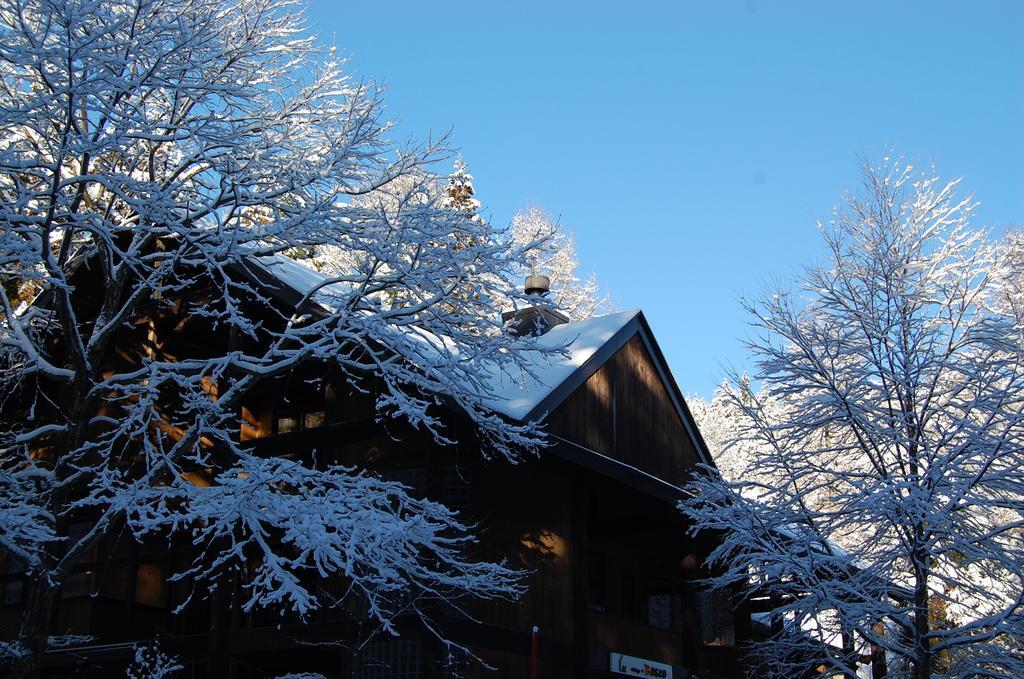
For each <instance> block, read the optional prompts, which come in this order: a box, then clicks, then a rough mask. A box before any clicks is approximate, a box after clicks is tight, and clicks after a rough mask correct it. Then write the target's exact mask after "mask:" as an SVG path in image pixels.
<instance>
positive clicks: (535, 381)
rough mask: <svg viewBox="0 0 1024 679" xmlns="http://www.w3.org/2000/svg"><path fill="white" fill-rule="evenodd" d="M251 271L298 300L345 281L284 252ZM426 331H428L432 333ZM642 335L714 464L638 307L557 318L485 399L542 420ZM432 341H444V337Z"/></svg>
mask: <svg viewBox="0 0 1024 679" xmlns="http://www.w3.org/2000/svg"><path fill="white" fill-rule="evenodd" d="M245 271H246V273H248V274H249V276H250V277H251V278H252V279H253V280H254V281H255V282H256V283H257V284H259V285H260V287H262V288H263V289H264V290H266V291H267V292H268V293H269V294H271V295H273V296H274V297H275V298H277V299H279V300H280V301H282V302H284V303H285V304H288V305H290V306H295V305H297V304H299V302H300V301H301V300H303V299H305V298H306V297H307V295H309V293H310V292H311V291H314V290H315V292H314V293H313V294H312V295H309V301H310V302H312V303H313V304H320V305H323V306H325V307H330V306H331V301H332V298H333V297H334V296H335V294H337V293H340V292H342V291H343V287H342V286H343V284H341V283H329V284H326V282H327V281H329V280H330V278H329V277H328V276H327V275H325V274H322V273H320V272H318V271H315V270H313V269H311V268H309V267H307V266H305V265H303V264H302V263H301V262H298V261H296V260H294V259H291V258H288V257H284V256H282V255H276V256H272V257H251V258H249V260H248V265H247V266H246V267H245ZM421 334H422V335H423V336H424V338H426V336H427V335H428V333H426V332H423V333H421ZM636 335H639V336H640V338H641V340H642V341H643V343H644V346H645V347H646V349H647V351H648V353H649V354H650V356H651V359H652V362H653V363H654V366H655V368H656V369H657V372H658V375H659V377H660V379H661V382H662V384H663V385H664V387H665V390H666V392H667V393H668V395H669V398H670V399H671V401H672V404H673V406H674V407H675V410H676V412H677V414H678V415H679V419H680V420H681V421H682V423H683V426H684V428H685V430H686V432H687V435H688V436H689V438H690V440H691V442H692V443H693V446H694V449H695V450H696V451H697V452H698V454H699V455H700V457H701V460H702V461H703V462H704V463H706V464H714V463H713V461H712V459H711V455H710V454H709V452H708V449H707V445H706V444H705V443H704V439H703V438H702V437H701V435H700V432H699V431H698V429H697V425H696V423H695V421H694V419H693V415H692V414H691V413H690V410H689V408H688V407H687V405H686V402H685V400H684V398H683V395H682V392H681V391H680V390H679V387H678V385H677V384H676V381H675V379H674V378H673V377H672V373H671V371H670V370H669V368H668V364H667V363H666V361H665V357H664V355H663V354H662V352H661V349H660V347H658V343H657V342H656V341H655V339H654V335H653V333H652V332H651V328H650V326H649V325H648V323H647V319H646V318H645V317H644V314H643V312H642V311H640V310H639V309H633V310H629V311H620V312H617V313H612V314H607V315H604V316H593V317H591V318H587V319H585V320H582V321H573V322H569V323H564V324H561V325H556V326H555V327H553V328H552V329H551V330H549V331H547V332H546V333H544V335H542V336H541V337H539V338H531V341H532V342H533V343H534V347H536V348H530V349H525V350H524V352H523V354H522V356H521V357H520V365H521V366H522V369H521V370H520V371H519V372H518V373H517V374H509V373H508V372H506V371H502V370H498V369H495V370H494V371H493V372H492V374H491V375H490V379H489V381H490V382H491V386H492V389H493V393H494V397H493V398H489V399H487V401H486V404H487V406H488V407H489V408H491V409H492V410H494V411H495V412H497V413H500V414H502V415H504V416H506V417H508V418H509V419H512V420H516V421H519V422H530V421H537V420H541V419H543V418H545V417H546V416H547V415H548V414H550V413H551V412H552V411H553V410H554V409H555V408H557V407H558V406H559V404H561V403H562V402H563V401H564V400H565V399H566V398H567V397H568V396H569V395H570V394H572V393H573V392H574V391H576V390H577V389H579V388H580V387H581V386H583V384H584V383H585V382H586V381H587V380H588V379H589V378H590V376H591V375H593V374H594V373H595V372H596V371H597V370H598V369H599V368H600V367H601V366H602V365H604V364H605V362H607V361H608V360H609V359H610V358H611V357H612V356H613V355H614V354H615V353H616V352H617V351H619V349H621V348H622V347H623V346H624V345H625V344H626V343H627V342H628V341H629V340H631V339H632V338H633V337H634V336H636ZM420 339H423V338H420ZM427 341H440V342H442V343H443V340H440V339H439V338H429V339H428V340H427Z"/></svg>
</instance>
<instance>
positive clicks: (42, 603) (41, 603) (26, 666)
mask: <svg viewBox="0 0 1024 679" xmlns="http://www.w3.org/2000/svg"><path fill="white" fill-rule="evenodd" d="M57 591H58V588H57V587H56V586H54V585H53V584H51V583H50V582H49V581H48V580H47V578H46V577H44V576H39V577H37V578H35V579H33V580H30V581H29V583H28V596H27V597H26V599H25V602H24V608H23V613H22V618H21V634H20V637H19V639H18V641H19V643H20V644H21V645H22V647H23V648H24V650H25V654H24V655H23V656H22V657H20V658H18V660H17V661H16V662H15V663H14V673H13V675H12V676H13V677H15V679H37V678H38V677H39V676H40V672H41V671H42V662H43V654H44V653H45V652H46V642H47V640H48V639H49V636H50V628H51V625H52V622H53V613H54V607H55V605H56V603H57Z"/></svg>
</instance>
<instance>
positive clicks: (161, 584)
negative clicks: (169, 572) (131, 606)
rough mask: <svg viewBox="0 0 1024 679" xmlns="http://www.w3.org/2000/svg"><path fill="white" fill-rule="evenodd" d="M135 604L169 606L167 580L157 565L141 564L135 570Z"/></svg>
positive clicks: (154, 563) (152, 563) (161, 568)
mask: <svg viewBox="0 0 1024 679" xmlns="http://www.w3.org/2000/svg"><path fill="white" fill-rule="evenodd" d="M135 602H136V603H140V604H142V605H144V606H157V607H163V606H166V605H167V578H166V577H164V569H163V567H162V566H161V565H160V564H158V563H156V562H150V563H140V564H139V567H138V568H137V569H136V570H135Z"/></svg>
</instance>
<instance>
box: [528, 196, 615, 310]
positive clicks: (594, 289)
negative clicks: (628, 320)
mask: <svg viewBox="0 0 1024 679" xmlns="http://www.w3.org/2000/svg"><path fill="white" fill-rule="evenodd" d="M509 237H510V239H511V240H512V242H513V243H514V244H516V245H517V246H519V247H521V248H525V249H526V252H525V254H524V255H523V262H522V265H523V266H522V269H521V276H520V278H522V277H525V276H527V275H529V274H534V273H536V274H541V275H544V276H548V277H549V278H550V279H551V299H552V302H553V303H554V305H555V306H556V307H557V308H558V309H559V310H561V311H562V312H563V313H565V314H566V315H567V316H569V318H571V319H573V320H581V319H584V318H588V317H590V316H593V315H594V314H595V313H598V312H601V311H604V310H606V307H607V306H608V297H607V295H604V294H602V292H601V288H600V286H599V285H598V283H597V276H596V275H595V274H593V273H591V274H581V273H580V270H579V268H580V266H579V260H578V259H577V258H576V241H575V239H574V238H573V236H572V234H570V233H569V232H567V231H566V230H565V229H563V228H562V227H561V226H560V225H559V224H558V222H557V221H556V220H555V219H553V218H552V217H551V215H549V214H548V213H547V212H545V211H544V210H543V209H542V208H541V207H540V206H537V205H530V206H529V207H527V208H524V209H522V210H520V211H519V212H517V213H516V214H515V216H514V217H513V218H512V226H511V228H510V230H509Z"/></svg>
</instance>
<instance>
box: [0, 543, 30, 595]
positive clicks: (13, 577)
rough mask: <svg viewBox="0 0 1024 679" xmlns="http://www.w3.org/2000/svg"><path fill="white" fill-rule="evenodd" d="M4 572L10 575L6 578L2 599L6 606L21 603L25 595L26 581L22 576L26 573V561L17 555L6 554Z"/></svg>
mask: <svg viewBox="0 0 1024 679" xmlns="http://www.w3.org/2000/svg"><path fill="white" fill-rule="evenodd" d="M4 556H6V557H7V558H6V559H5V563H4V564H3V565H4V569H3V573H4V574H5V575H7V576H8V578H7V579H5V580H4V585H3V593H2V594H3V596H2V599H3V600H2V601H0V603H3V604H4V605H5V606H13V605H16V604H20V603H21V600H22V598H23V597H24V596H25V581H24V580H23V579H22V578H21V576H22V575H23V574H24V573H25V565H26V564H25V562H24V561H22V560H21V559H19V558H18V557H16V556H10V555H4Z"/></svg>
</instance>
